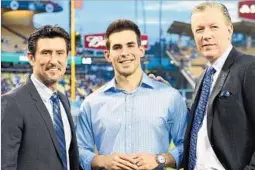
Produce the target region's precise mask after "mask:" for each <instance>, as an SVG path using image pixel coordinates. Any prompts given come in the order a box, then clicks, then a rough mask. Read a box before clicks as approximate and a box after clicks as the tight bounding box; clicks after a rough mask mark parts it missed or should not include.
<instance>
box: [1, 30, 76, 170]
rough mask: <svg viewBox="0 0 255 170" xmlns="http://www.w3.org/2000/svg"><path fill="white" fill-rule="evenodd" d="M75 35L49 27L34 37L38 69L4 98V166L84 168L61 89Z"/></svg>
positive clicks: (7, 169) (31, 45)
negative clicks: (71, 40)
mask: <svg viewBox="0 0 255 170" xmlns="http://www.w3.org/2000/svg"><path fill="white" fill-rule="evenodd" d="M69 47H70V37H69V35H68V33H67V32H66V31H65V30H64V29H62V28H60V27H57V26H44V27H41V28H39V29H38V30H36V31H35V32H34V33H32V34H31V35H30V37H29V39H28V49H29V53H28V54H27V56H28V59H29V62H30V64H31V65H32V67H33V74H32V76H31V77H30V79H29V80H28V81H27V82H25V83H24V84H23V85H22V86H19V87H18V88H16V89H15V90H13V91H11V92H9V93H7V94H5V95H3V96H2V97H1V99H2V102H1V114H2V115H1V122H2V125H1V138H2V141H1V142H2V143H1V144H2V145H1V158H2V160H1V169H2V170H14V169H19V170H35V169H37V170H46V169H49V170H78V169H79V162H78V148H77V142H76V135H75V132H74V125H73V120H72V117H71V114H70V104H69V102H68V99H67V98H66V97H65V96H64V94H62V93H60V92H58V91H57V89H56V86H57V82H58V80H60V78H61V77H62V76H63V75H64V73H65V71H66V65H67V59H68V51H69Z"/></svg>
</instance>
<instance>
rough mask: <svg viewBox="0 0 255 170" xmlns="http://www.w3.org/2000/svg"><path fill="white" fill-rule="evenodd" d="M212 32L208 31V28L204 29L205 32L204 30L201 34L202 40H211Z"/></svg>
mask: <svg viewBox="0 0 255 170" xmlns="http://www.w3.org/2000/svg"><path fill="white" fill-rule="evenodd" d="M212 34H213V33H212V31H211V30H210V29H208V28H206V29H205V30H204V33H203V37H202V38H203V39H204V40H208V39H211V38H212Z"/></svg>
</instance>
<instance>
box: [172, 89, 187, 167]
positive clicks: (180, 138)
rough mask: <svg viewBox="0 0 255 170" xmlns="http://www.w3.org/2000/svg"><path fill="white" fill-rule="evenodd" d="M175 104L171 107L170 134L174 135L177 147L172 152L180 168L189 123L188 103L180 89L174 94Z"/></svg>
mask: <svg viewBox="0 0 255 170" xmlns="http://www.w3.org/2000/svg"><path fill="white" fill-rule="evenodd" d="M173 101H174V102H173V104H171V105H170V109H169V122H170V127H171V128H170V129H171V130H170V136H172V139H173V142H174V145H175V148H174V149H172V150H170V154H171V155H172V156H173V157H174V159H175V161H176V168H177V169H179V166H180V163H181V161H182V159H183V150H184V146H183V145H184V137H185V132H186V128H187V123H188V109H187V106H186V103H185V101H184V99H183V97H182V96H181V94H180V93H179V92H178V91H175V93H174V95H173Z"/></svg>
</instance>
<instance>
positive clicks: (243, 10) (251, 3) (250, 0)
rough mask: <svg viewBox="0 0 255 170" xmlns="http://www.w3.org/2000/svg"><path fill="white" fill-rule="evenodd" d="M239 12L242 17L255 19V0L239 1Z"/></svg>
mask: <svg viewBox="0 0 255 170" xmlns="http://www.w3.org/2000/svg"><path fill="white" fill-rule="evenodd" d="M238 14H239V17H240V18H244V19H250V20H254V21H255V0H246V1H239V2H238Z"/></svg>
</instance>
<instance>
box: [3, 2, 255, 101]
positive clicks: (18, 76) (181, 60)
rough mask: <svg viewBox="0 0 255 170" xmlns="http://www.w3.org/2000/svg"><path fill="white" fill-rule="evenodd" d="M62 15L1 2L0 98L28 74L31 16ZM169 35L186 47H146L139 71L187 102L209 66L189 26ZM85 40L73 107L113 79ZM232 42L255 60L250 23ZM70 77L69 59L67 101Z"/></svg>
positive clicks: (64, 85) (48, 6)
mask: <svg viewBox="0 0 255 170" xmlns="http://www.w3.org/2000/svg"><path fill="white" fill-rule="evenodd" d="M13 2H14V3H13ZM15 2H18V4H17V3H15ZM62 10H63V7H62V6H61V5H59V4H58V1H56V0H54V1H48V0H44V1H39V0H37V1H24V0H22V1H13V0H5V1H2V4H1V18H2V24H1V35H2V36H1V44H2V45H1V46H2V48H1V67H2V69H1V73H2V74H1V75H2V76H1V94H4V93H6V92H8V91H10V90H11V89H13V88H14V87H16V86H18V85H19V84H20V83H22V82H23V81H24V80H25V79H26V76H27V75H28V74H29V73H31V67H30V65H29V63H28V61H27V59H26V52H27V38H28V36H29V34H30V33H31V32H33V31H34V30H35V29H36V27H38V26H40V25H39V24H38V23H35V21H34V16H35V15H36V14H38V13H46V12H61V11H62ZM167 33H168V34H169V35H170V37H171V36H175V37H176V35H177V36H178V38H177V39H179V40H180V41H181V40H182V37H186V39H185V40H184V41H185V45H183V44H182V43H179V42H174V41H171V40H170V41H169V42H168V41H167V40H166V39H165V38H163V39H162V40H161V42H158V41H157V42H155V43H154V44H153V45H150V46H149V47H148V49H147V50H146V56H145V57H144V58H142V66H143V69H144V70H145V72H146V73H154V74H156V75H160V76H162V77H163V78H164V79H166V80H167V81H169V82H170V84H171V85H172V86H173V87H175V88H177V89H179V90H180V92H181V93H182V95H183V96H184V98H185V99H187V102H189V101H190V99H191V97H192V92H193V88H194V86H195V82H196V80H197V78H198V77H199V76H200V74H201V73H202V72H203V70H204V68H205V67H206V64H207V61H206V60H205V58H203V57H202V56H201V55H200V54H199V53H198V51H197V49H196V47H195V43H194V40H193V37H192V32H191V29H190V24H188V23H184V22H181V21H174V22H172V23H171V24H170V27H169V28H168V31H167ZM83 36H85V35H79V34H77V36H76V46H77V49H76V55H77V56H76V57H75V64H76V101H79V102H81V101H82V100H83V99H84V98H85V97H86V96H87V95H89V94H90V93H91V92H93V91H94V90H95V89H97V88H99V87H100V86H101V85H102V84H104V83H105V82H107V81H109V80H110V79H111V78H112V77H113V69H112V67H111V66H110V65H109V63H107V62H106V61H105V59H104V56H103V54H104V53H103V51H102V50H98V49H89V48H86V47H85V46H84V44H83V42H82V41H83V39H82V38H81V37H83ZM148 36H149V35H148ZM187 37H188V38H187ZM187 39H188V40H187ZM232 40H233V45H234V46H235V47H236V48H237V49H239V50H240V51H243V52H244V53H248V54H255V23H254V21H251V20H249V21H247V20H242V21H240V22H237V23H234V35H233V39H232ZM162 51H163V52H162ZM70 73H71V59H69V61H68V67H67V73H66V75H65V77H64V78H63V80H62V81H60V83H59V89H60V91H62V92H64V93H65V94H66V95H67V96H68V97H70V95H71V94H70V93H71V90H70V88H71V87H70V86H71V83H70V79H71V75H70Z"/></svg>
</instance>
